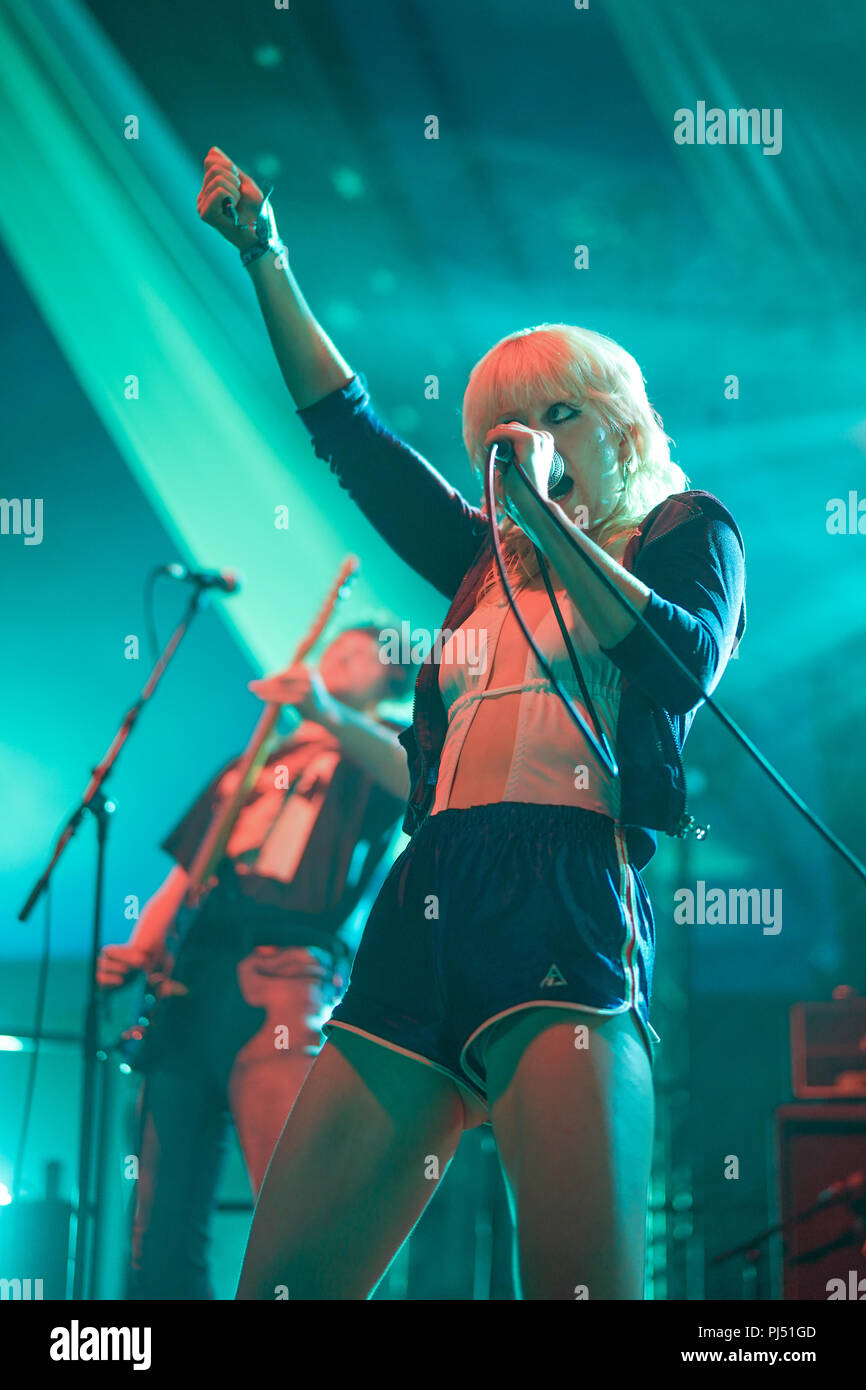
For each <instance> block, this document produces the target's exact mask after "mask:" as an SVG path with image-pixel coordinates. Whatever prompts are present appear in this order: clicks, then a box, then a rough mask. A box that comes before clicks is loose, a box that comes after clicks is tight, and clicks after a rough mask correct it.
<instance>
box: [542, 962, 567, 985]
mask: <svg viewBox="0 0 866 1390" xmlns="http://www.w3.org/2000/svg"><path fill="white" fill-rule="evenodd" d="M567 984H568V980H567V979H566V978H565V976H564V975H563V973H562V971H561V970H560V969H559V966H558V965H552V966H551V967H550V969H549V970H548V972H547V974H546V975H545V977H544V979H543V980H542V981H541V988H542V989H544V988H545V986H546V987H548V988H549V987H550V986H551V985H567Z"/></svg>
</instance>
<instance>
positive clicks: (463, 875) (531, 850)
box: [323, 801, 659, 1106]
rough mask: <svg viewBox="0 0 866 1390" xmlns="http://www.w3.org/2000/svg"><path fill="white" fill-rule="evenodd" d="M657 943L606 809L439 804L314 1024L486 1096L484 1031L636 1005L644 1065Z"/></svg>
mask: <svg viewBox="0 0 866 1390" xmlns="http://www.w3.org/2000/svg"><path fill="white" fill-rule="evenodd" d="M654 940H655V934H654V926H653V915H652V908H651V906H650V901H649V896H648V894H647V891H646V888H645V887H644V884H643V881H642V880H641V877H640V874H639V873H638V872H637V870H635V869H634V868H633V867H632V866H631V865H630V864H629V862H628V854H627V847H626V839H625V833H624V831H623V829H622V828H621V827H620V826H618V825H617V824H616V823H615V822H614V821H613V820H611V819H610V818H608V817H607V816H602V815H598V814H597V813H596V812H594V811H586V810H583V809H581V808H578V807H573V806H545V805H535V804H528V803H524V802H510V801H506V802H500V803H497V804H495V805H490V806H473V807H470V808H468V809H466V810H457V809H453V810H446V811H440V812H439V813H438V814H437V815H435V816H430V817H428V819H427V820H426V821H425V822H424V823H423V825H422V826H421V827H420V829H419V830H418V831H417V833H416V834H415V836H414V838H413V839H412V841H411V842H410V843H409V844H408V845H407V846H406V848H405V849H404V851H403V853H402V854H401V855H400V856H399V858H398V859H397V860H396V861H395V863H394V865H393V867H392V868H391V871H390V873H389V874H388V877H387V878H386V880H385V882H384V884H383V885H382V889H381V891H380V893H379V895H378V897H377V898H376V901H375V902H374V904H373V907H372V910H371V913H370V917H369V919H368V921H367V925H366V927H365V929H364V934H363V937H362V939H361V944H360V946H359V948H358V953H357V955H356V957H355V962H354V965H353V968H352V973H351V976H350V979H349V986H348V989H347V991H346V993H345V995H344V996H343V999H342V1000H341V1002H340V1003H339V1004H338V1005H337V1007H336V1009H335V1010H334V1012H333V1014H332V1015H331V1018H330V1019H329V1021H328V1022H327V1023H325V1025H324V1027H323V1032H324V1033H325V1035H326V1036H327V1035H328V1034H329V1032H330V1031H331V1029H333V1028H347V1029H349V1030H350V1031H352V1032H355V1033H360V1034H362V1035H364V1036H365V1037H369V1038H371V1039H372V1040H373V1041H375V1042H379V1043H383V1044H385V1045H386V1046H388V1047H391V1048H393V1049H394V1050H396V1051H399V1052H402V1053H404V1054H406V1055H408V1056H410V1057H415V1058H417V1059H418V1060H419V1061H422V1062H426V1063H428V1065H430V1066H433V1067H436V1068H437V1069H438V1070H439V1071H442V1072H444V1073H445V1074H446V1075H448V1076H450V1077H452V1078H453V1079H454V1080H455V1081H456V1082H458V1084H459V1085H461V1086H463V1087H464V1088H466V1089H468V1090H469V1091H470V1092H471V1093H472V1094H473V1095H474V1096H476V1097H477V1098H478V1099H479V1100H480V1101H481V1102H482V1104H483V1105H485V1106H486V1104H487V1096H486V1089H485V1088H486V1071H485V1066H484V1059H483V1053H482V1050H481V1049H480V1048H479V1040H480V1038H481V1035H482V1034H483V1033H484V1031H485V1030H486V1029H487V1028H489V1027H490V1026H491V1025H492V1024H493V1023H495V1022H498V1020H499V1019H501V1018H503V1017H504V1016H506V1015H507V1014H510V1013H514V1012H517V1011H518V1010H520V1009H525V1008H527V1007H529V1006H535V1005H542V1006H548V1007H553V1008H557V1007H559V1008H562V1007H563V1006H567V1007H568V1008H570V1009H580V1010H584V1011H587V1012H589V1013H593V1014H599V1015H603V1014H604V1015H608V1014H620V1013H626V1012H629V1011H633V1012H634V1015H635V1017H636V1019H637V1022H638V1025H639V1029H640V1032H641V1036H642V1037H643V1040H644V1042H645V1044H646V1048H647V1052H648V1054H649V1057H650V1061H651V1062H652V1056H653V1053H652V1047H653V1044H654V1043H657V1042H658V1041H659V1037H658V1034H657V1033H655V1031H654V1030H653V1029H652V1028H651V1027H650V1023H649V1004H650V997H651V992H652V972H653V957H654Z"/></svg>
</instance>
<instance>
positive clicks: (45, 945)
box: [12, 884, 51, 1202]
mask: <svg viewBox="0 0 866 1390" xmlns="http://www.w3.org/2000/svg"><path fill="white" fill-rule="evenodd" d="M50 960H51V885H50V884H49V885H48V887H47V888H46V890H45V933H44V936H43V939H42V958H41V960H40V963H39V982H38V984H37V987H36V1016H35V1018H34V1020H33V1036H32V1043H33V1049H32V1052H31V1055H30V1066H29V1067H28V1069H27V1085H26V1088H25V1092H24V1113H23V1115H22V1119H21V1129H20V1131H19V1134H18V1148H17V1150H16V1153H15V1166H14V1167H13V1169H12V1200H13V1202H17V1200H18V1198H19V1196H20V1194H21V1182H22V1179H23V1176H24V1154H25V1152H26V1150H27V1137H28V1135H29V1133H30V1116H31V1113H32V1111H33V1096H34V1094H35V1091H36V1070H37V1068H38V1066H39V1054H40V1049H41V1046H42V1029H43V1027H44V1024H45V996H46V992H47V989H48V966H49V962H50Z"/></svg>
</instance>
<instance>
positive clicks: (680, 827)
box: [658, 705, 710, 840]
mask: <svg viewBox="0 0 866 1390" xmlns="http://www.w3.org/2000/svg"><path fill="white" fill-rule="evenodd" d="M659 709H660V710H661V712H662V714H663V715H664V717H665V719H666V720H667V721H668V728H669V729H670V731H671V739H672V740H673V745H674V748H675V749H676V748H677V736H676V730H675V729H674V721H673V720H672V719H671V717H670V715H669V714H668V711H667V710H666V709H664V708H663V706H661V705H659ZM658 744H659V752H660V753H662V755H664V750H663V749H662V746H661V739H659V741H658ZM677 757H678V759H679V764H680V771H681V772H682V775H683V794H684V798H685V800H684V802H683V810H682V815H681V816H680V818H679V820H678V821H677V823H676V825H675V827H674V829H673V830H670V831H668V834H669V835H672V836H673V837H674V838H675V839H677V840H685V839H686V838H687V836H689V835H694V837H695V839H696V840H703V839H705V838H706V835H707V831H708V830H709V829H710V826H709V825H699V824H698V822H697V821H696V820H695V818H694V816H692V815H690V814H689V809H688V787H687V786H686V770H685V768H684V767H683V761H682V756H681V754H680V752H679V750H678V749H677Z"/></svg>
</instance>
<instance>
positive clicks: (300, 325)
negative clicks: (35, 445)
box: [198, 148, 484, 597]
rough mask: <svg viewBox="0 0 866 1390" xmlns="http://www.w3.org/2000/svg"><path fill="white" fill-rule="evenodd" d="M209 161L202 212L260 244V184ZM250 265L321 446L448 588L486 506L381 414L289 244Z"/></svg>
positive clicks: (304, 416) (383, 529) (373, 511)
mask: <svg viewBox="0 0 866 1390" xmlns="http://www.w3.org/2000/svg"><path fill="white" fill-rule="evenodd" d="M204 166H205V173H204V182H203V184H202V188H201V192H200V193H199V195H198V211H199V216H200V217H201V218H202V220H203V221H204V222H207V223H208V225H209V226H212V227H214V228H215V229H216V230H217V231H218V232H219V233H220V235H221V236H223V237H224V238H225V240H226V241H228V242H229V243H230V244H231V245H232V246H235V247H237V249H238V250H239V251H241V253H242V254H243V253H246V252H247V251H249V252H250V253H252V252H253V251H254V250H256V248H258V247H260V246H261V243H260V241H259V239H258V237H257V235H256V231H255V222H256V218H257V217H258V215H259V212H260V210H261V207H262V202H263V197H264V195H263V194H262V190H261V189H260V188H259V187H258V185H257V184H256V183H255V182H254V180H253V179H251V178H250V177H249V175H248V174H245V173H244V172H243V170H241V169H239V168H238V166H237V165H236V164H234V163H233V162H232V160H231V159H229V157H228V155H226V154H224V153H223V151H222V150H220V149H217V148H213V149H211V150H209V151H208V154H207V156H206V157H205V161H204ZM274 230H275V224H274ZM274 241H276V244H277V246H278V247H279V246H280V245H281V244H280V243H279V241H278V238H275V237H272V244H273V243H274ZM248 271H249V275H250V278H251V279H252V281H253V284H254V286H255V290H256V294H257V296H258V300H259V304H260V305H261V309H262V314H263V315H264V320H265V324H266V325H267V329H268V333H269V335H270V339H271V343H272V344H273V348H274V352H275V353H276V357H277V362H278V363H279V367H280V371H281V372H282V375H283V380H284V381H285V383H286V386H287V387H288V389H289V393H290V395H291V396H292V399H293V400H294V402H295V405H296V407H297V409H298V411H299V413H300V417H301V420H302V421H303V424H304V425H305V427H306V428H307V429H308V431H309V432H310V434H311V435H312V438H313V445H314V448H315V451H316V453H317V454H318V456H319V457H320V458H323V459H326V460H327V461H328V462H329V464H330V467H331V470H332V472H334V473H335V474H336V475H337V478H338V479H339V482H340V484H341V486H343V487H344V488H346V490H347V491H348V492H349V493H350V495H351V497H352V498H353V500H354V501H355V502H356V503H357V505H358V506H359V507H360V509H361V511H362V512H363V513H364V515H365V516H366V517H367V519H368V521H370V522H372V524H373V525H374V526H375V527H376V529H377V531H378V532H379V534H380V535H381V536H382V537H383V539H384V540H385V541H386V542H387V543H388V545H389V546H391V548H392V549H393V550H394V551H395V552H396V554H398V555H399V556H400V558H401V559H403V560H405V561H406V563H407V564H408V565H410V566H411V567H412V569H414V570H415V571H416V572H417V573H418V574H420V575H421V576H422V577H423V578H424V579H426V580H427V581H428V582H429V583H430V584H432V585H433V586H434V587H435V588H437V589H438V590H439V591H440V593H443V594H445V595H447V596H448V597H452V596H453V595H454V593H455V592H456V591H457V588H458V586H459V584H460V582H461V580H462V578H463V575H464V574H465V572H466V570H467V569H468V568H469V565H470V564H471V562H472V560H473V558H474V556H475V555H476V553H477V551H478V547H479V544H480V542H481V540H482V538H483V535H484V522H483V519H482V517H481V513H480V510H479V509H478V508H477V507H472V506H471V505H470V504H469V503H468V502H467V501H466V500H465V498H463V497H462V496H461V495H460V493H459V492H458V491H457V490H456V489H455V488H453V487H452V486H451V485H450V483H448V482H447V481H446V479H445V478H443V477H442V476H441V475H440V474H439V473H438V472H437V471H436V469H435V468H432V467H431V465H430V464H429V463H427V461H426V459H424V458H422V456H421V455H420V454H418V453H416V452H415V450H414V449H411V448H410V447H409V446H408V445H407V444H404V442H403V441H402V440H401V439H399V438H397V437H396V436H395V435H393V434H391V432H390V431H389V430H388V429H387V428H386V427H385V426H384V425H383V424H382V422H381V421H380V420H379V419H378V417H377V416H376V414H375V412H374V411H373V409H372V406H371V405H370V401H369V397H368V395H367V392H366V389H365V387H364V385H363V383H362V381H361V379H360V378H359V377H358V375H357V374H356V373H354V372H353V371H352V369H351V367H350V366H349V365H348V363H347V362H346V361H345V359H344V358H343V357H341V356H340V354H339V352H338V351H337V349H336V348H335V347H334V344H333V343H332V342H331V340H330V338H329V337H328V335H327V333H326V332H325V331H324V329H323V328H322V327H321V325H320V324H319V323H318V322H317V320H316V319H315V318H314V316H313V314H312V312H311V310H310V308H309V306H308V304H307V302H306V300H305V299H304V296H303V295H302V294H301V291H300V288H299V286H298V283H297V281H296V280H295V277H294V275H293V274H292V271H291V269H290V266H289V256H288V252H287V251H286V250H285V249H278V251H277V254H274V252H273V250H270V251H268V252H266V253H265V254H262V255H257V256H255V257H252V256H251V258H250V260H249V263H248Z"/></svg>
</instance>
